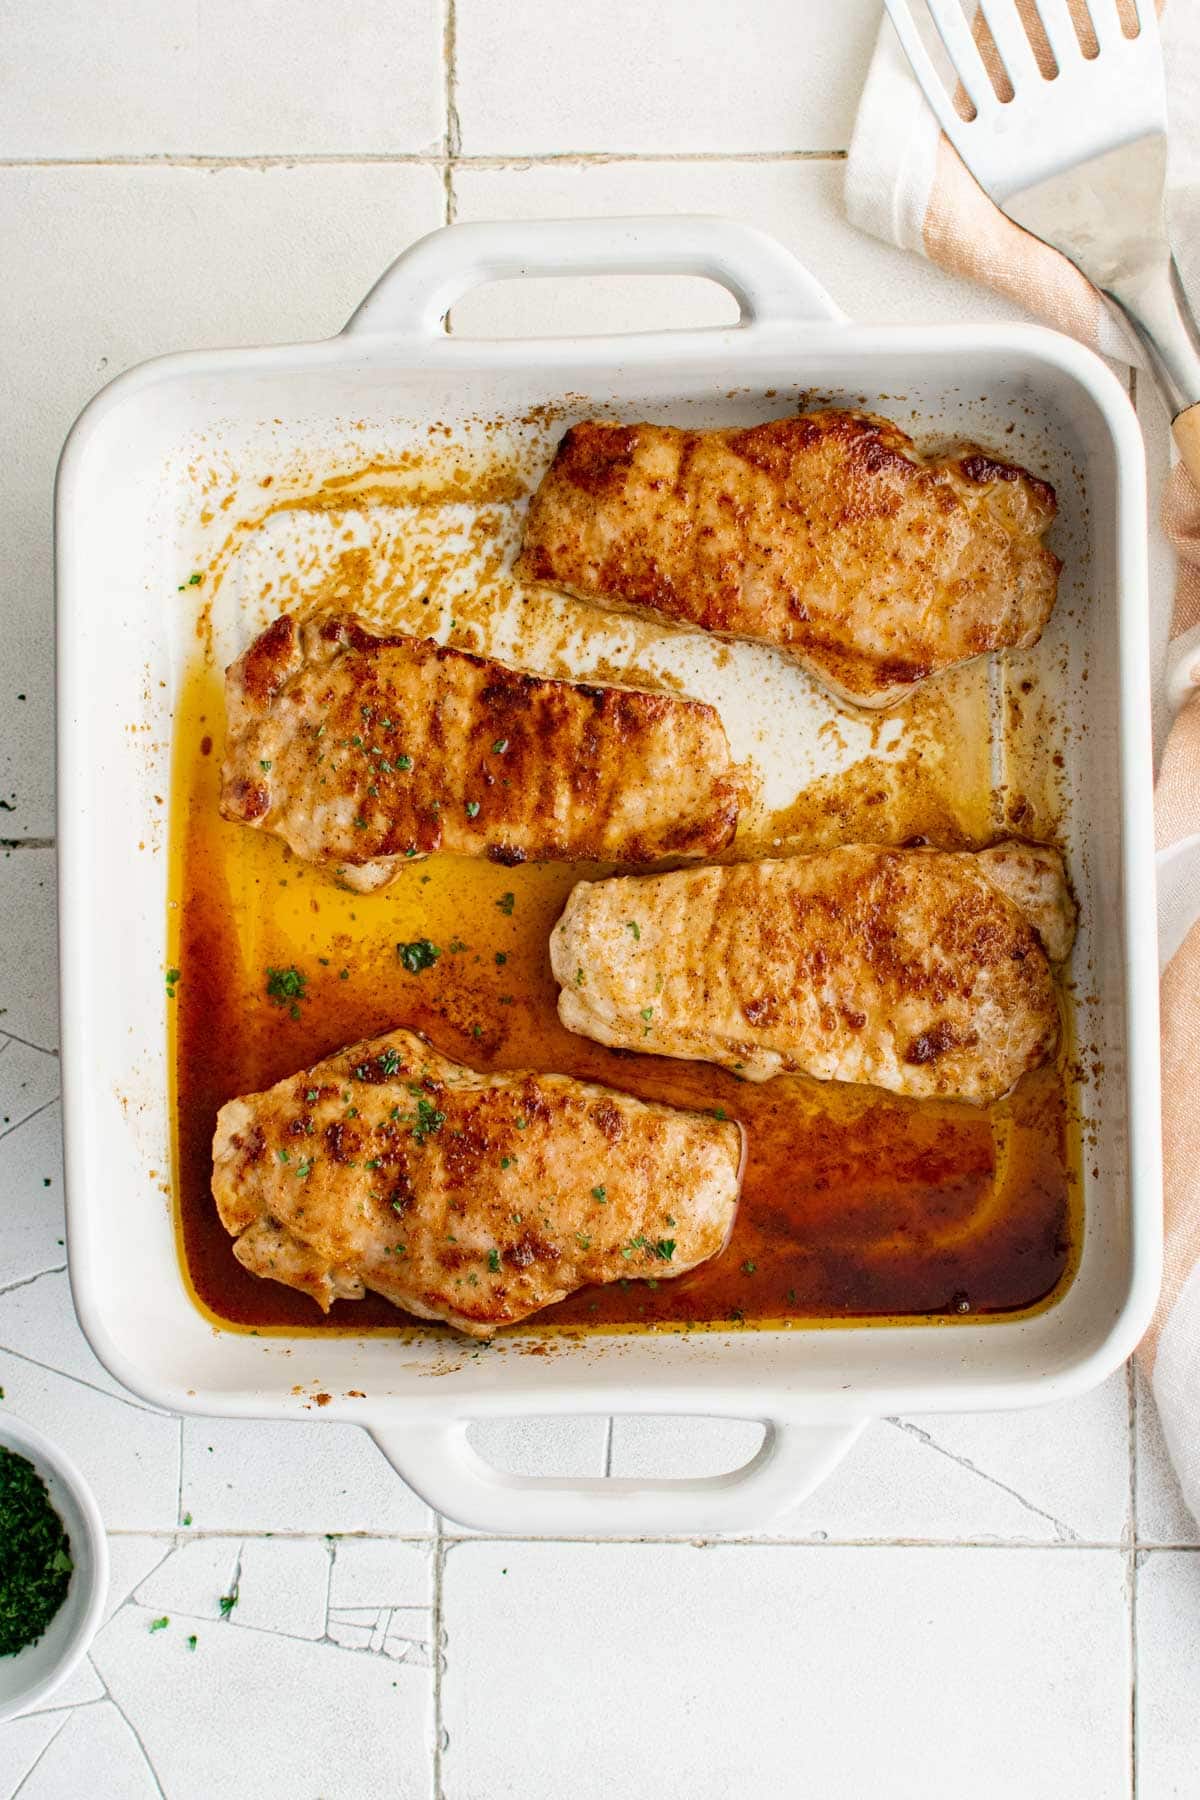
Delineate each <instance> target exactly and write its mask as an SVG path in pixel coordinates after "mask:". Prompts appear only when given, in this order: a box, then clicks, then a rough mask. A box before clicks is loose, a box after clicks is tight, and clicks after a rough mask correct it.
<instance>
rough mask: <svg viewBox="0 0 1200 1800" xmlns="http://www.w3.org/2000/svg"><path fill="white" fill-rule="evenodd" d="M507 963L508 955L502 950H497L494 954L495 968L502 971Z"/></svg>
mask: <svg viewBox="0 0 1200 1800" xmlns="http://www.w3.org/2000/svg"><path fill="white" fill-rule="evenodd" d="M507 961H508V953H507V952H506V951H504V950H497V952H496V967H497V968H498V969H502V968H503V967H504V965H505V963H506V962H507Z"/></svg>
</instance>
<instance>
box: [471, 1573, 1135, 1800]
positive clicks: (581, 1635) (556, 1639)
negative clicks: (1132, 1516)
mask: <svg viewBox="0 0 1200 1800" xmlns="http://www.w3.org/2000/svg"><path fill="white" fill-rule="evenodd" d="M1125 1561H1126V1559H1125V1558H1124V1557H1123V1556H1122V1555H1121V1554H1120V1553H1119V1552H1117V1551H1097V1550H1079V1551H1071V1552H1069V1553H1068V1552H1056V1551H1041V1550H1015V1549H1014V1550H992V1551H971V1550H919V1549H877V1550H863V1549H834V1548H829V1549H822V1548H809V1549H801V1548H794V1547H791V1548H783V1547H776V1548H772V1547H760V1546H748V1545H746V1546H743V1545H738V1546H725V1547H714V1548H709V1549H699V1548H696V1547H694V1546H691V1545H686V1544H678V1545H650V1544H647V1545H641V1546H632V1547H630V1546H612V1545H555V1544H540V1545H539V1544H517V1543H506V1544H495V1543H478V1542H466V1543H461V1544H455V1545H453V1546H452V1547H451V1548H450V1549H449V1550H448V1551H447V1553H446V1572H445V1578H444V1600H443V1620H444V1625H445V1632H446V1675H445V1679H444V1683H443V1706H444V1719H445V1728H446V1733H447V1747H446V1750H445V1754H444V1758H443V1781H444V1785H445V1792H446V1796H447V1800H508V1797H509V1796H514V1797H516V1796H520V1800H542V1797H543V1796H545V1797H546V1800H551V1797H552V1796H553V1797H554V1800H557V1797H558V1796H559V1795H561V1794H563V1793H564V1792H567V1791H569V1792H570V1793H571V1794H572V1795H574V1796H576V1797H577V1800H592V1797H593V1796H596V1797H597V1800H599V1797H600V1796H610V1795H613V1794H668V1793H669V1794H686V1795H687V1796H688V1800H727V1796H728V1795H730V1794H734V1793H744V1794H756V1795H757V1794H768V1793H787V1794H792V1793H812V1794H814V1795H816V1794H819V1795H820V1796H821V1800H861V1797H862V1796H863V1795H864V1794H868V1793H877V1792H885V1793H886V1794H887V1796H888V1800H908V1797H909V1796H912V1797H913V1800H917V1797H919V1800H929V1796H930V1795H931V1794H939V1795H946V1796H947V1797H948V1796H949V1795H951V1794H959V1793H970V1794H972V1795H973V1796H975V1797H976V1800H1014V1797H1015V1796H1020V1797H1021V1800H1107V1797H1109V1796H1112V1797H1114V1800H1115V1796H1118V1795H1124V1794H1125V1793H1127V1792H1128V1769H1129V1742H1128V1737H1129V1727H1128V1712H1129V1669H1128V1653H1129V1623H1128V1617H1127V1610H1126V1594H1125ZM581 1639H582V1640H584V1641H585V1642H586V1655H581ZM1035 1646H1036V1649H1035ZM531 1694H536V1706H537V1713H538V1716H539V1717H540V1718H542V1719H545V1720H553V1722H554V1728H553V1730H544V1731H539V1732H538V1734H537V1754H536V1755H531V1754H530V1743H529V1740H528V1737H527V1735H526V1734H525V1733H524V1732H522V1731H514V1730H513V1729H512V1728H511V1726H512V1721H513V1720H514V1719H518V1718H521V1717H528V1716H529V1709H530V1705H531ZM881 1784H882V1785H881ZM939 1784H940V1785H939Z"/></svg>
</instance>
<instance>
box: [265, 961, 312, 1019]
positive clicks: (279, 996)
mask: <svg viewBox="0 0 1200 1800" xmlns="http://www.w3.org/2000/svg"><path fill="white" fill-rule="evenodd" d="M307 986H308V976H307V975H302V974H301V973H300V971H299V969H296V968H291V969H271V968H268V970H267V995H268V997H269V998H270V999H271V1000H273V1001H274V1002H275V1005H276V1006H286V1007H287V1009H288V1011H289V1012H290V1013H291V1015H292V1017H293V1019H298V1018H299V1017H300V1002H301V1000H307V998H308V995H307V994H306V993H305V991H304V990H305V988H307Z"/></svg>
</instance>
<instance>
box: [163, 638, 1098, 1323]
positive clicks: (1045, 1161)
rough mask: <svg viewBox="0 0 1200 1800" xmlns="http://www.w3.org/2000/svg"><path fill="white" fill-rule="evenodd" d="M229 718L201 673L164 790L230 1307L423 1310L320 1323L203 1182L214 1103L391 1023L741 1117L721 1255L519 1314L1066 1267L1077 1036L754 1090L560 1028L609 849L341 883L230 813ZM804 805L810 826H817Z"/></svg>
mask: <svg viewBox="0 0 1200 1800" xmlns="http://www.w3.org/2000/svg"><path fill="white" fill-rule="evenodd" d="M223 721H224V707H223V702H222V696H221V689H220V683H219V680H218V678H217V676H216V675H215V674H214V673H213V672H212V671H211V670H208V669H201V670H198V671H197V673H196V674H195V675H194V677H193V679H192V682H191V685H190V687H189V688H188V689H187V691H186V692H185V694H184V696H183V700H182V704H181V707H180V710H179V714H178V723H177V731H178V738H177V743H176V755H175V789H174V794H173V806H172V838H173V841H172V858H173V863H172V893H173V900H174V908H175V910H174V919H175V924H176V929H177V936H176V938H175V942H176V944H177V949H176V951H175V954H174V956H173V961H174V962H175V963H176V964H177V965H178V967H179V968H180V969H181V970H182V972H183V973H182V978H181V980H180V983H179V986H178V991H177V993H176V996H175V999H174V1001H173V1002H172V1003H171V1004H172V1006H173V1008H174V1013H173V1017H174V1022H175V1031H174V1049H175V1108H176V1123H177V1141H176V1168H175V1177H176V1179H175V1189H176V1195H177V1204H178V1222H179V1230H180V1236H181V1247H182V1251H183V1255H184V1259H185V1263H186V1268H187V1270H188V1273H189V1275H190V1279H191V1282H192V1285H193V1288H194V1291H195V1294H196V1296H197V1298H198V1299H199V1301H200V1302H201V1303H202V1304H203V1305H204V1306H205V1307H207V1308H208V1309H209V1310H210V1311H211V1312H212V1313H213V1314H215V1315H217V1317H218V1318H219V1319H220V1320H222V1321H228V1322H230V1323H234V1324H237V1325H240V1326H243V1327H247V1328H255V1329H259V1330H262V1329H269V1328H272V1327H274V1328H284V1329H287V1330H289V1331H295V1330H297V1329H316V1330H330V1329H334V1330H336V1329H342V1330H350V1331H354V1332H356V1333H359V1332H362V1331H365V1330H391V1331H395V1330H397V1329H403V1328H404V1327H405V1326H407V1325H410V1324H411V1323H412V1321H410V1320H408V1319H407V1318H406V1317H405V1315H403V1314H401V1313H398V1312H397V1310H396V1309H395V1308H394V1307H392V1306H391V1305H390V1304H388V1303H387V1302H386V1301H384V1300H381V1299H379V1298H378V1297H376V1296H368V1297H367V1298H366V1299H365V1300H362V1301H341V1302H339V1303H338V1304H337V1305H335V1307H334V1308H333V1311H332V1313H331V1314H330V1316H329V1318H328V1319H327V1320H326V1319H322V1317H321V1315H320V1314H319V1312H318V1311H317V1309H316V1307H315V1306H314V1305H313V1303H312V1301H311V1300H309V1299H308V1298H307V1297H306V1296H304V1295H302V1294H299V1293H296V1292H293V1291H292V1290H291V1289H288V1288H285V1287H282V1286H280V1285H278V1284H276V1283H274V1282H270V1281H263V1280H260V1279H258V1278H256V1277H254V1276H252V1275H250V1274H248V1273H246V1272H245V1271H244V1270H243V1269H242V1268H241V1267H240V1265H239V1264H238V1263H237V1262H236V1261H235V1259H234V1256H233V1253H232V1247H231V1240H230V1238H229V1237H228V1235H227V1233H226V1232H225V1230H224V1228H223V1226H222V1225H221V1223H220V1220H219V1218H218V1216H217V1212H216V1208H215V1205H214V1203H213V1199H212V1194H211V1190H210V1185H209V1183H210V1177H211V1172H212V1161H211V1145H212V1134H213V1127H214V1121H215V1118H216V1113H217V1110H218V1108H219V1107H220V1106H221V1104H222V1103H223V1102H224V1101H225V1100H227V1099H229V1098H230V1097H231V1096H233V1095H235V1094H241V1093H246V1092H250V1091H254V1090H256V1089H261V1088H264V1087H267V1086H269V1085H271V1084H272V1083H273V1082H275V1081H278V1080H280V1079H282V1078H283V1077H285V1076H288V1075H290V1074H292V1073H294V1072H295V1071H296V1070H297V1069H299V1068H301V1067H302V1066H304V1065H306V1064H308V1063H310V1062H313V1061H316V1060H317V1059H319V1058H320V1057H322V1056H325V1055H327V1054H328V1053H330V1052H332V1051H334V1050H336V1049H338V1048H339V1047H340V1046H342V1045H343V1044H345V1043H347V1042H350V1041H353V1040H354V1039H356V1038H361V1037H369V1036H372V1035H374V1034H376V1033H381V1032H384V1031H386V1030H387V1029H388V1028H390V1027H393V1026H397V1025H404V1026H408V1027H413V1028H416V1029H419V1030H421V1031H424V1032H426V1033H427V1034H428V1036H429V1037H430V1039H431V1040H432V1041H433V1043H434V1044H435V1045H436V1046H437V1048H438V1049H439V1050H440V1051H442V1052H443V1053H444V1054H445V1055H447V1056H449V1057H453V1058H455V1059H457V1060H459V1061H462V1062H465V1063H470V1064H472V1065H474V1066H475V1067H477V1068H481V1069H492V1068H499V1069H511V1068H533V1069H541V1070H560V1071H563V1072H566V1073H568V1074H572V1075H578V1076H582V1077H586V1078H588V1079H591V1080H594V1081H600V1082H604V1083H607V1084H608V1085H610V1086H612V1087H614V1088H618V1089H621V1090H623V1091H625V1092H627V1093H631V1094H636V1095H638V1096H640V1097H642V1098H644V1099H648V1100H661V1101H667V1102H671V1103H673V1104H676V1105H680V1106H687V1107H695V1108H709V1109H720V1110H721V1111H722V1112H724V1113H727V1114H728V1115H729V1116H731V1117H734V1118H738V1119H740V1120H741V1121H742V1122H743V1124H744V1126H745V1128H746V1132H747V1137H748V1145H749V1150H748V1160H747V1165H746V1171H745V1184H744V1188H743V1193H742V1200H741V1204H740V1207H739V1210H738V1215H737V1222H736V1225H735V1228H734V1232H733V1236H732V1239H731V1241H730V1244H729V1246H728V1248H727V1249H726V1250H725V1252H724V1254H723V1255H722V1256H720V1257H719V1258H718V1259H716V1261H715V1262H713V1263H711V1264H710V1265H708V1266H707V1267H705V1268H702V1269H699V1270H696V1271H694V1272H693V1273H692V1274H690V1275H687V1276H684V1277H682V1278H681V1279H677V1280H672V1281H663V1282H660V1283H658V1284H657V1285H656V1284H655V1283H654V1282H646V1281H629V1282H620V1283H615V1284H613V1285H611V1286H608V1287H604V1288H588V1289H585V1290H583V1291H581V1292H580V1293H578V1294H576V1295H573V1296H572V1297H571V1298H570V1299H568V1300H566V1301H564V1302H563V1303H562V1304H561V1305H559V1306H556V1307H553V1308H550V1309H548V1310H547V1311H546V1312H545V1313H542V1314H540V1315H538V1316H537V1317H536V1318H535V1319H533V1320H532V1321H530V1322H529V1324H528V1325H526V1326H524V1327H523V1328H522V1329H523V1330H526V1331H529V1330H534V1331H536V1330H539V1329H544V1328H555V1327H561V1326H562V1325H572V1326H601V1327H605V1326H606V1327H609V1328H611V1327H614V1326H622V1327H628V1326H631V1325H642V1326H647V1327H654V1326H656V1325H658V1326H671V1325H675V1326H678V1325H679V1324H686V1325H690V1326H695V1325H703V1324H718V1325H726V1324H728V1323H729V1322H730V1321H738V1322H743V1323H744V1324H745V1325H746V1326H748V1327H749V1326H752V1325H755V1324H760V1323H767V1322H772V1323H779V1322H781V1321H796V1322H800V1321H805V1322H812V1321H837V1320H847V1319H861V1318H863V1317H871V1318H876V1319H880V1320H886V1319H892V1320H894V1319H897V1318H905V1317H907V1318H909V1319H911V1318H913V1317H914V1316H923V1317H927V1318H934V1319H940V1320H955V1319H974V1318H977V1317H978V1316H979V1315H981V1314H995V1313H1011V1312H1012V1311H1014V1310H1018V1309H1024V1308H1029V1307H1031V1306H1035V1305H1036V1304H1037V1303H1039V1302H1041V1301H1043V1300H1045V1299H1046V1298H1047V1297H1048V1296H1049V1295H1050V1294H1051V1293H1052V1292H1053V1290H1054V1289H1055V1287H1056V1286H1057V1285H1058V1284H1059V1283H1060V1281H1062V1280H1063V1278H1064V1276H1065V1275H1066V1273H1067V1272H1068V1269H1069V1267H1070V1264H1071V1260H1072V1244H1073V1242H1075V1241H1076V1240H1077V1236H1078V1231H1077V1223H1078V1221H1077V1198H1076V1196H1077V1182H1076V1179H1075V1176H1074V1173H1073V1170H1074V1167H1075V1166H1076V1165H1077V1161H1078V1155H1077V1130H1076V1127H1075V1124H1074V1119H1073V1109H1072V1106H1071V1102H1070V1090H1069V1086H1068V1076H1067V1058H1066V1052H1065V1050H1064V1052H1063V1053H1062V1054H1060V1058H1059V1061H1058V1063H1057V1064H1055V1065H1053V1066H1050V1067H1047V1068H1044V1069H1041V1070H1038V1071H1035V1072H1034V1073H1032V1074H1031V1075H1028V1076H1026V1077H1025V1078H1024V1079H1023V1080H1022V1081H1021V1083H1020V1084H1019V1086H1018V1087H1017V1088H1016V1090H1015V1091H1014V1092H1013V1093H1012V1094H1011V1095H1010V1096H1009V1097H1008V1098H1006V1099H1005V1100H1002V1101H1000V1102H999V1103H997V1104H996V1105H994V1106H991V1107H988V1108H977V1107H972V1106H967V1105H960V1104H953V1103H942V1102H930V1101H925V1102H921V1103H920V1104H918V1103H915V1102H911V1101H904V1100H901V1099H897V1098H895V1097H893V1096H889V1095H887V1094H885V1093H883V1092H881V1091H878V1090H875V1089H870V1088H856V1087H850V1086H841V1085H836V1084H829V1083H823V1082H816V1081H810V1080H808V1079H805V1078H803V1077H791V1076H789V1077H782V1078H779V1079H777V1080H774V1081H771V1082H768V1083H766V1084H764V1085H761V1086H759V1085H752V1084H749V1083H744V1082H739V1081H738V1080H737V1079H736V1078H735V1077H733V1076H731V1075H728V1074H725V1073H723V1072H721V1071H719V1070H717V1069H714V1068H711V1067H709V1066H707V1065H705V1064H702V1063H685V1062H675V1061H671V1060H668V1059H666V1058H659V1057H650V1056H638V1055H632V1054H629V1053H622V1052H614V1051H610V1050H606V1049H604V1048H602V1047H601V1046H599V1045H597V1044H593V1043H591V1042H590V1041H589V1040H587V1039H585V1038H581V1037H576V1036H573V1035H572V1034H571V1033H569V1032H567V1031H565V1030H564V1029H563V1028H562V1026H561V1025H560V1024H559V1022H558V1017H557V1012H556V998H557V989H556V985H555V983H554V981H553V978H552V976H551V974H550V968H549V962H548V958H547V949H546V947H547V944H548V941H549V938H550V933H551V930H552V927H553V925H554V923H555V920H556V919H557V916H558V914H559V911H560V909H561V907H562V905H563V903H564V901H565V899H566V896H567V894H568V892H569V890H570V888H571V886H572V884H573V883H574V882H575V881H576V880H578V879H580V878H581V877H594V876H597V875H601V874H604V873H605V872H606V871H605V870H603V869H600V868H595V867H586V868H584V867H579V866H576V867H573V868H568V867H563V866H557V865H550V866H529V867H525V868H518V869H502V868H499V867H496V866H495V865H493V864H490V863H488V862H485V861H469V860H465V859H461V858H454V857H432V858H430V859H429V860H428V861H425V862H415V863H413V864H412V865H411V866H410V867H408V868H406V869H404V871H403V872H402V874H401V877H400V879H399V880H398V881H397V882H396V884H395V885H394V886H393V887H392V888H390V889H387V890H385V891H384V892H383V893H380V894H375V895H371V896H366V897H364V896H361V895H354V894H350V893H347V892H344V891H341V890H339V889H338V888H337V887H336V886H335V885H334V884H333V881H332V880H331V878H330V877H329V875H328V874H326V873H323V872H320V871H317V870H314V869H311V868H308V867H306V866H305V865H304V864H302V863H300V862H298V861H296V859H295V858H293V857H292V856H291V854H290V853H289V852H288V851H287V850H286V849H285V847H284V846H283V845H282V844H281V843H280V842H279V841H278V840H276V839H275V838H273V837H269V836H267V835H266V834H265V833H261V832H257V831H251V830H248V829H246V828H244V827H241V826H236V825H230V824H226V823H225V822H224V821H222V820H221V818H220V817H219V815H218V811H217V797H218V785H219V771H220V758H221V751H222V737H223ZM840 823H842V824H843V825H844V821H842V822H840ZM811 826H812V822H809V830H808V831H807V833H806V835H807V836H808V837H809V838H810V841H811V840H812V839H815V838H819V837H821V836H824V835H825V833H822V832H819V831H814V830H812V828H811ZM829 835H831V836H832V835H835V834H834V833H833V832H830V833H829ZM836 835H838V836H843V835H846V834H845V833H844V830H841V831H839V832H838V833H837V834H836ZM850 835H858V834H857V833H853V832H852V833H850ZM861 835H864V836H866V835H869V834H868V833H867V832H865V831H863V832H862V833H861ZM417 938H429V939H431V940H432V941H433V942H434V943H435V944H436V945H438V946H439V947H440V949H441V952H442V954H441V956H440V958H439V959H438V961H437V962H436V963H435V964H434V966H433V967H431V968H427V969H424V970H422V971H421V973H420V974H416V975H414V974H409V973H408V972H406V970H405V969H404V967H403V966H402V964H401V962H400V960H399V958H398V956H397V954H396V946H397V944H400V943H405V942H410V941H412V940H414V939H417ZM290 966H295V967H296V968H297V969H299V970H300V971H301V972H302V973H303V974H304V975H305V976H306V977H307V987H306V990H305V994H304V998H303V999H302V1000H301V1001H300V1002H298V1003H297V1006H296V1011H297V1012H298V1015H299V1016H298V1017H296V1018H293V1017H292V1016H291V1013H290V1011H289V1009H288V1008H287V1007H286V1006H282V1005H279V1004H276V1003H275V1002H273V1001H272V1000H271V999H270V998H269V996H268V994H267V992H266V973H267V970H268V968H271V967H274V968H286V967H290ZM420 1329H422V1330H425V1331H427V1330H429V1329H430V1327H429V1326H428V1325H422V1326H421V1328H420ZM435 1329H436V1328H435Z"/></svg>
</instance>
